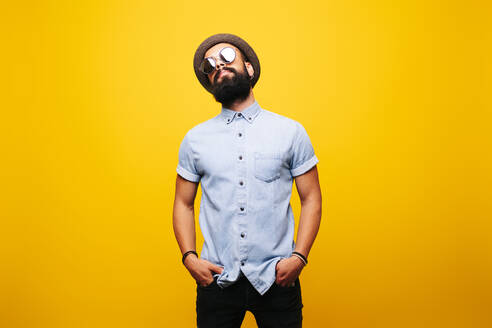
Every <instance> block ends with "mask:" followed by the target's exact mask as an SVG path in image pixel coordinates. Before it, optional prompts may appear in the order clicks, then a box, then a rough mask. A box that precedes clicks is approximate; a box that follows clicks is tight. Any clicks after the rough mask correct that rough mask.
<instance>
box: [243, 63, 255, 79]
mask: <svg viewBox="0 0 492 328" xmlns="http://www.w3.org/2000/svg"><path fill="white" fill-rule="evenodd" d="M244 64H245V65H246V69H247V70H248V75H249V78H250V79H252V78H253V76H254V74H255V69H254V68H253V65H251V63H250V62H245V63H244Z"/></svg>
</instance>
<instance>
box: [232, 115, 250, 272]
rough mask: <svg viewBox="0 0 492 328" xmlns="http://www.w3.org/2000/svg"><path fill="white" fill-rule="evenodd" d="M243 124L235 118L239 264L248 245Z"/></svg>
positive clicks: (244, 122)
mask: <svg viewBox="0 0 492 328" xmlns="http://www.w3.org/2000/svg"><path fill="white" fill-rule="evenodd" d="M237 116H238V118H241V116H242V114H241V113H238V114H237ZM245 124H248V123H247V122H246V121H245V120H241V119H238V120H235V128H236V131H235V134H236V138H235V141H236V145H237V153H236V166H237V170H236V172H237V177H236V179H237V180H236V181H237V185H236V186H237V192H236V195H237V199H236V208H237V210H236V213H237V220H235V221H236V222H237V231H238V232H239V236H238V237H237V239H238V246H239V247H238V249H239V260H240V261H241V265H244V264H245V263H246V261H247V254H248V247H247V244H246V239H247V238H245V237H246V232H247V227H248V225H247V222H248V220H247V217H248V216H247V214H248V193H247V190H248V184H247V181H248V180H247V161H248V158H247V156H246V138H245V131H244V130H245Z"/></svg>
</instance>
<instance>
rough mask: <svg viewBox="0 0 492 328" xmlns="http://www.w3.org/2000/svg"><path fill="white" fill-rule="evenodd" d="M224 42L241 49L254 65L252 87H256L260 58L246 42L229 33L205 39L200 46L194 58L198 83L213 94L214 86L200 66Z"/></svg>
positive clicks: (247, 59)
mask: <svg viewBox="0 0 492 328" xmlns="http://www.w3.org/2000/svg"><path fill="white" fill-rule="evenodd" d="M222 42H225V43H230V44H232V45H234V46H236V47H237V48H239V49H240V50H241V51H242V52H243V54H244V55H245V56H246V58H245V60H246V61H248V62H250V63H251V65H253V69H254V71H255V72H254V75H253V78H252V79H251V87H254V86H255V84H256V82H257V81H258V79H259V77H260V61H259V60H258V56H256V53H255V52H254V50H253V48H251V46H250V45H249V44H248V43H247V42H246V41H244V40H243V39H241V38H240V37H238V36H237V35H234V34H229V33H219V34H214V35H212V36H210V37H208V38H207V39H205V40H204V41H203V42H202V43H201V44H200V45H199V46H198V48H197V50H196V51H195V56H194V58H193V67H194V69H195V75H196V77H197V78H198V81H200V83H201V84H202V85H203V87H204V88H205V89H206V90H207V91H208V92H210V93H213V86H212V85H211V84H210V81H209V79H208V76H207V75H206V74H204V73H202V72H200V64H201V62H202V60H203V56H204V55H205V53H206V52H207V50H208V49H210V47H212V46H214V45H216V44H218V43H222Z"/></svg>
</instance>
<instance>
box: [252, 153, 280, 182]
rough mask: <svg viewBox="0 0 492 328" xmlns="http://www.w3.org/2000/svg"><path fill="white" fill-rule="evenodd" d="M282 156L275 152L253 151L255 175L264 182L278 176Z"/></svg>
mask: <svg viewBox="0 0 492 328" xmlns="http://www.w3.org/2000/svg"><path fill="white" fill-rule="evenodd" d="M281 166H282V158H281V156H280V155H279V154H276V153H261V152H255V170H254V173H255V177H256V178H257V179H260V180H262V181H265V182H272V181H274V180H276V179H278V178H280V168H281Z"/></svg>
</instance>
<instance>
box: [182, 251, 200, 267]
mask: <svg viewBox="0 0 492 328" xmlns="http://www.w3.org/2000/svg"><path fill="white" fill-rule="evenodd" d="M193 255H195V256H193ZM193 257H196V258H198V253H197V252H196V251H195V250H190V251H187V252H185V253H184V254H183V257H182V258H181V262H183V264H184V265H186V263H185V261H186V260H188V261H189V259H188V258H193Z"/></svg>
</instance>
